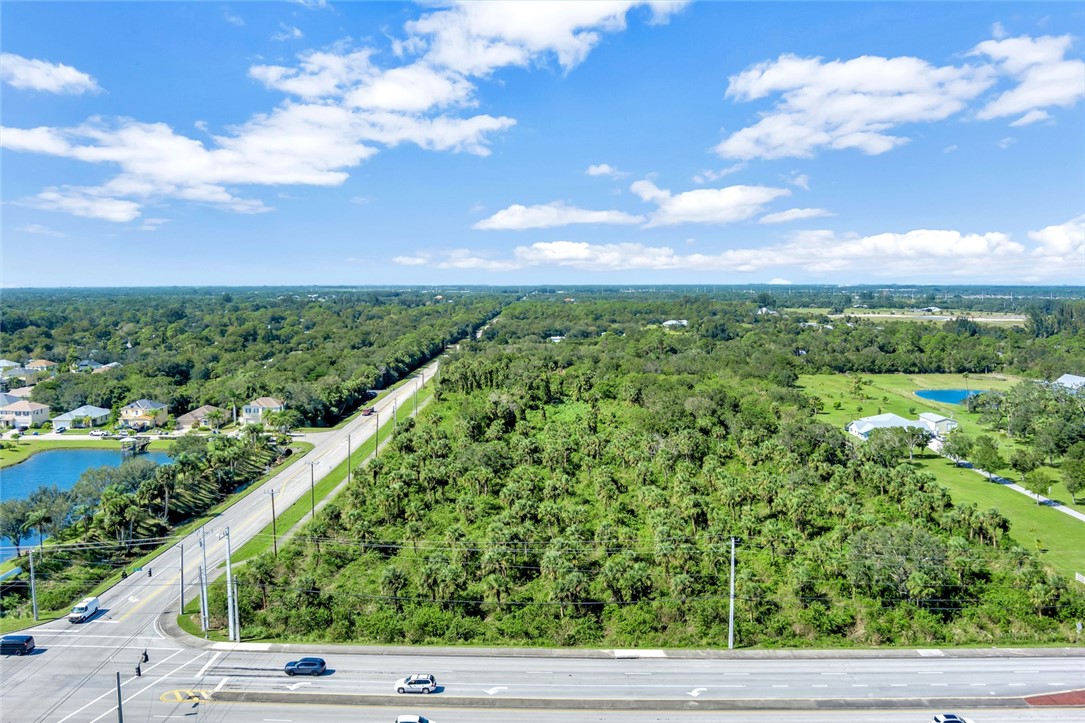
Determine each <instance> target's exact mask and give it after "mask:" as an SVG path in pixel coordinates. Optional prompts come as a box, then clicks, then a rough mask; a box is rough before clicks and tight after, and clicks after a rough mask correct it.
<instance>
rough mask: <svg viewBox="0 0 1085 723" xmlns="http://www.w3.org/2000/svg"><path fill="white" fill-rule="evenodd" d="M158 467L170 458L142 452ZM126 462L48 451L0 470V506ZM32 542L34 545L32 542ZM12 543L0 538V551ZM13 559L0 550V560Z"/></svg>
mask: <svg viewBox="0 0 1085 723" xmlns="http://www.w3.org/2000/svg"><path fill="white" fill-rule="evenodd" d="M139 456H140V457H141V458H143V459H149V460H151V461H152V462H157V463H158V464H169V462H170V457H169V455H168V454H166V453H165V452H145V453H144V454H141V455H139ZM125 459H129V457H128V456H126V455H123V454H121V452H120V451H119V450H116V449H50V450H46V451H44V452H38V453H37V454H34V455H31V456H30V458H29V459H27V460H26V461H25V462H20V463H19V464H16V465H13V466H11V467H5V468H4V469H2V470H0V502H3V501H6V500H18V499H26V498H27V497H29V496H30V493H31V492H33V491H34V490H36V489H38V488H39V487H43V486H51V485H56V486H57V487H59V488H60V489H62V490H69V489H71V488H72V487H74V486H75V483H76V482H78V481H79V476H80V475H81V474H83V472H85V471H86V470H88V469H90V468H91V467H102V466H104V465H110V466H112V467H119V466H120V464H121V462H123V461H124V460H125ZM31 538H33V542H31ZM37 541H38V536H37V534H34V533H32V534H30V535H27V537H26V538H24V539H23V547H24V549H25V547H26V545H29V544H36V543H37ZM9 545H11V540H9V539H8V538H6V537H0V548H7V547H8V546H9ZM12 556H14V548H12V549H11V551H10V552H9V551H8V550H6V549H0V559H7V558H9V557H12Z"/></svg>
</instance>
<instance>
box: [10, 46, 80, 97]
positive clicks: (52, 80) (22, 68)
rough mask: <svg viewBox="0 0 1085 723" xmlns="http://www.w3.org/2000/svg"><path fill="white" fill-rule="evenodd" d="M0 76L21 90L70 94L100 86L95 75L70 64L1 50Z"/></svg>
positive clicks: (77, 93)
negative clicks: (90, 74) (36, 58)
mask: <svg viewBox="0 0 1085 723" xmlns="http://www.w3.org/2000/svg"><path fill="white" fill-rule="evenodd" d="M0 78H2V79H3V81H4V82H5V83H7V84H8V85H10V86H12V87H13V88H19V89H20V90H42V91H45V92H47V93H63V94H70V95H79V94H81V93H87V92H94V91H99V90H101V88H100V87H99V86H98V82H97V81H96V80H94V78H92V77H91V76H89V75H87V74H86V73H83V72H80V71H78V70H76V69H75V68H73V67H71V66H70V65H64V64H63V63H50V62H48V61H45V60H32V59H30V58H24V57H23V56H21V55H16V54H15V53H0Z"/></svg>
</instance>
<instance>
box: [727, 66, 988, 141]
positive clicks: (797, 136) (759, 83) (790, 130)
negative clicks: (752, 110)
mask: <svg viewBox="0 0 1085 723" xmlns="http://www.w3.org/2000/svg"><path fill="white" fill-rule="evenodd" d="M993 75H994V73H993V71H992V70H991V69H990V68H987V67H982V66H981V67H971V66H964V67H959V68H958V67H954V66H942V67H936V66H933V65H931V64H929V63H927V62H926V61H924V60H921V59H919V58H911V57H896V58H883V57H877V56H862V57H858V58H853V59H852V60H847V61H841V60H834V61H828V62H826V61H823V60H822V59H821V58H800V57H797V56H795V55H782V56H780V57H779V58H778V59H777V60H775V61H768V62H764V63H759V64H757V65H754V66H751V67H749V68H747V69H746V70H743V71H742V72H741V73H738V74H737V75H733V76H731V77H730V78H729V79H728V81H729V82H728V87H727V93H726V95H727V97H728V98H733V99H735V100H740V101H750V100H756V99H760V98H765V97H769V96H773V95H777V94H779V95H780V99H779V100H778V101H777V102H776V104H775V105H774V106H773V108H772V109H771V110H769V111H768V112H766V113H765V114H764V115H763V117H762V119H761V120H760V121H758V122H757V123H755V124H754V125H752V126H749V127H747V128H743V129H742V130H739V131H737V132H735V133H732V134H731V135H730V136H729V137H727V138H726V139H725V140H724V141H723V142H721V143H720V144H719V145H718V146H716V149H715V150H716V152H717V153H718V154H719V155H720V156H722V157H725V158H739V159H751V158H785V157H810V156H812V155H813V154H814V153H815V152H816V151H818V150H820V149H823V148H832V149H844V148H856V149H858V150H861V151H862V152H864V153H866V154H869V155H877V154H880V153H885V152H886V151H889V150H891V149H892V148H895V147H897V146H899V145H901V144H903V143H906V142H907V140H908V139H907V138H905V137H902V136H898V135H892V134H890V133H889V131H892V130H893V129H894V128H896V127H897V126H900V125H903V124H907V123H924V122H931V121H937V120H942V119H945V118H947V117H949V116H951V115H953V114H954V113H957V112H959V111H960V110H962V109H963V108H964V107H965V105H966V103H967V102H968V101H969V100H971V99H973V98H975V97H976V96H978V95H979V94H980V93H982V92H983V91H984V90H985V89H987V88H988V87H990V86H991V84H992V83H993V82H994V79H993Z"/></svg>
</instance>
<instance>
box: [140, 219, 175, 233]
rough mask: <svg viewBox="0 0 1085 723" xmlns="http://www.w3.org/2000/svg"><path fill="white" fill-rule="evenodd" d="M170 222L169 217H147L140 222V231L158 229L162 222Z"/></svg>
mask: <svg viewBox="0 0 1085 723" xmlns="http://www.w3.org/2000/svg"><path fill="white" fill-rule="evenodd" d="M165 223H169V219H168V218H145V219H143V220H142V221H141V222H140V225H139V230H140V231H157V230H158V229H159V227H160V226H162V224H165Z"/></svg>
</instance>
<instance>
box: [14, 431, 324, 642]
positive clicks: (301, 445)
mask: <svg viewBox="0 0 1085 723" xmlns="http://www.w3.org/2000/svg"><path fill="white" fill-rule="evenodd" d="M67 441H68V440H63V441H57V442H40V444H46V445H55V444H60V445H64V443H65V442H67ZM98 441H99V442H101V443H103V444H104V443H108V442H110V441H111V440H104V441H103V440H98ZM114 443H115V444H116V445H117V447H116V448H117V449H118V450H119V449H120V442H116V441H115V442H114ZM157 445H161V446H157ZM88 446H94V447H97V445H88ZM168 447H169V442H168V441H162V442H152V443H151V448H152V449H159V450H162V451H165V450H166V449H167V448H168ZM290 447H291V449H292V450H293V451H294V452H293V454H291V455H290V456H289V457H287V459H286V461H284V462H283V463H282V464H280V465H278V466H277V467H273V468H271V470H270V471H269V472H268V473H267V474H265V475H263V476H262V477H259V478H258V479H256V480H253V482H251V483H250V484H248V485H246V486H245V487H244V488H243V489H241V490H240V491H238V492H235V493H234V494H232V495H230V496H228V497H227V498H226V499H224V500H223V501H222V502H220V503H218V504H217V505H215V506H214V507H211V508H210V509H208V510H207V511H206V512H204V513H203V514H202V515H200V516H199V517H195V518H193V519H191V520H189V521H188V522H185V523H184V524H182V525H181V526H180V527H178V528H176V529H175V530H174V531H173V534H172V536H171V540H169V541H168V542H164V543H163V544H161V545H159V546H158V547H156V548H155V549H154V550H152V551H150V552H148V553H147V554H145V555H143V556H142V557H139V558H137V559H135V560H132V561H131V562H130V563H128V566H127V567H128V568H138V567H143V566H145V565H147V564H148V563H150V562H152V561H153V560H154V559H155V558H156V557H158V556H159V555H161V554H162V553H163V552H165V551H166V550H167V549H169V548H170V547H171V546H172V545H173V544H174V543H175V542H176V541H177V540H179V539H181V538H183V537H185V536H186V535H188V534H189V533H191V532H193V531H194V530H197V529H199V528H200V527H201V526H202V525H205V524H207V523H208V522H211V521H212V520H214V519H215V518H216V517H218V516H219V515H221V514H222V513H223V512H225V511H226V510H227V509H229V508H230V507H231V506H233V505H234V504H236V503H237V502H240V501H241V500H243V499H245V498H246V497H247V496H249V495H250V494H252V493H253V492H254V491H255V490H256V489H258V488H259V487H260V485H262V484H263V483H264V482H266V481H267V480H268V479H270V478H271V477H274V476H275V475H277V474H279V473H280V472H282V471H284V470H286V469H287V468H289V467H291V466H292V465H294V464H296V463H297V462H299V461H300V460H301V458H302V457H304V456H305V454H306V453H307V452H308V451H309V450H311V449H312V448H313V445H312V444H310V443H309V442H294V443H293V444H291V445H290ZM48 448H49V449H52V448H53V447H52V446H50V447H48ZM65 448H69V449H71V448H73V446H72V445H65ZM75 448H78V447H75ZM55 544H56V542H55V541H54V540H46V541H45V548H46V551H47V552H48V549H49V547H50V546H52V545H55ZM15 565H16V561H15V560H8V561H6V562H4V563H2V564H0V573H3V572H7V571H8V570H10V569H11V568H13V567H15ZM120 579H121V576H120V570H117V571H116V573H114V574H112V575H110V576H109V577H107V578H105V579H103V580H102V581H101V582H99V583H98V584H97V585H96V586H95V587H94V588H93V589H91V590H89V591H87V592H86V593H85V594H86V595H100V594H102V593H103V592H105V591H106V590H108V589H109V588H111V587H113V586H114V585H116V584H117V583H118V582H120ZM73 602H74V601H73ZM67 614H68V608H63V609H59V610H39V611H38V617H39V618H40V619H41V621H46V620H52V619H55V618H60V617H63V616H65V615H67ZM35 624H37V623H35V622H34V621H33V620H32V619H28V618H11V617H2V618H0V633H4V634H6V633H9V632H12V631H15V630H21V629H23V628H26V627H30V626H31V625H35Z"/></svg>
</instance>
